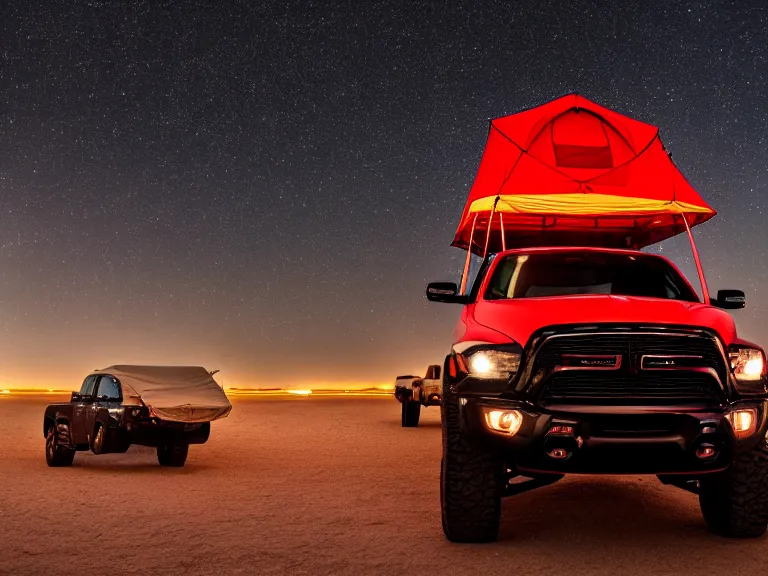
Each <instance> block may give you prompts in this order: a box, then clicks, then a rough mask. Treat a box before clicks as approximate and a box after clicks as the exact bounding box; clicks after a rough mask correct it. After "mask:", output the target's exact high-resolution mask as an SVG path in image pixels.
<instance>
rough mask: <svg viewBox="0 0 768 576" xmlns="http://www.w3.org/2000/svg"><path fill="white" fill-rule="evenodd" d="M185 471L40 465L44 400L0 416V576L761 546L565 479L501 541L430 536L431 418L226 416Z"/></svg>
mask: <svg viewBox="0 0 768 576" xmlns="http://www.w3.org/2000/svg"><path fill="white" fill-rule="evenodd" d="M234 404H235V407H234V410H233V412H232V414H231V416H230V417H229V418H227V419H225V420H222V421H220V422H217V423H215V424H214V426H213V431H212V435H211V439H210V441H209V442H208V443H207V444H205V445H203V446H193V447H192V448H191V449H190V456H189V459H188V461H187V466H186V467H185V468H183V469H164V468H161V467H159V466H158V465H157V463H156V460H155V454H154V452H153V451H151V450H149V449H146V448H140V447H136V448H132V449H131V450H130V451H129V452H128V453H127V454H124V455H109V456H100V457H97V456H93V455H90V454H85V453H79V454H78V455H77V457H76V458H75V465H74V466H73V467H72V468H61V469H51V468H48V467H47V466H46V464H45V459H44V441H43V437H42V432H41V428H42V425H41V417H42V412H43V407H44V405H45V401H44V400H31V399H28V398H13V397H10V398H9V397H6V398H2V399H0V438H2V442H1V443H0V573H2V574H14V575H15V574H78V573H82V574H183V573H188V574H286V575H298V574H312V575H315V574H349V575H353V574H354V575H359V574H408V575H415V574H429V575H430V576H435V575H437V574H447V575H451V574H456V575H458V574H482V575H484V576H489V575H494V574H504V575H510V574H556V575H558V576H562V575H575V574H591V575H596V574H607V575H608V574H610V575H614V574H643V575H645V574H675V575H676V576H679V575H681V574H697V573H698V574H728V576H734V575H737V574H750V575H753V574H758V573H761V572H763V571H764V570H765V569H766V568H767V567H768V554H767V553H768V543H767V542H766V540H765V539H757V540H750V541H738V540H728V539H722V538H719V537H716V536H712V535H710V534H709V533H708V532H707V531H706V529H705V527H704V524H703V522H702V519H701V516H700V513H699V509H698V503H697V500H696V497H695V496H693V495H692V494H688V493H686V492H683V491H681V490H677V489H675V488H670V487H664V486H662V485H660V484H659V483H658V481H657V480H656V479H655V478H652V477H623V478H596V477H575V478H569V479H566V480H563V481H561V482H559V483H557V484H555V485H553V486H549V487H547V488H542V489H539V490H536V491H533V492H528V493H526V494H523V495H520V496H517V497H512V498H510V499H506V500H505V501H504V508H503V526H502V534H501V540H500V541H499V542H497V543H494V544H489V545H456V544H451V543H449V542H447V541H446V540H445V539H444V537H443V534H442V531H441V528H440V504H439V486H438V480H439V464H440V426H439V418H440V414H439V410H438V409H437V408H430V409H426V410H425V411H424V412H422V420H423V426H421V427H419V428H417V429H402V428H401V427H400V422H399V409H398V405H397V403H396V402H395V401H394V400H390V399H381V398H357V399H349V398H340V399H329V398H309V399H287V400H251V399H242V400H238V399H235V400H234Z"/></svg>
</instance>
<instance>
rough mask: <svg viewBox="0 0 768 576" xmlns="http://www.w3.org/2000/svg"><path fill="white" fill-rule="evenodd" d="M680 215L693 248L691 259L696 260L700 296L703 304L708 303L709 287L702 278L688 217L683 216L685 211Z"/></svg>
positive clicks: (702, 271) (699, 261)
mask: <svg viewBox="0 0 768 576" xmlns="http://www.w3.org/2000/svg"><path fill="white" fill-rule="evenodd" d="M682 216H683V222H684V223H685V231H686V232H688V240H689V241H690V242H691V250H693V259H694V261H695V262H696V270H697V271H698V273H699V282H701V296H702V298H703V299H704V304H709V289H708V288H707V281H706V279H705V278H704V269H703V268H702V267H701V260H700V259H699V251H698V250H697V249H696V242H694V241H693V233H692V232H691V226H690V224H688V218H687V217H686V216H685V212H683V213H682Z"/></svg>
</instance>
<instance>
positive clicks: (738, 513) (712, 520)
mask: <svg viewBox="0 0 768 576" xmlns="http://www.w3.org/2000/svg"><path fill="white" fill-rule="evenodd" d="M699 484H700V489H699V504H700V505H701V512H702V514H703V516H704V521H705V522H706V523H707V525H708V526H709V528H710V529H711V530H712V531H713V532H715V533H716V534H721V535H723V536H730V537H734V538H755V537H757V536H761V535H762V534H763V533H765V531H766V529H768V451H767V450H766V448H765V447H764V446H762V445H760V446H758V447H757V448H755V449H754V450H752V451H751V452H749V453H747V454H740V455H738V456H736V457H735V458H734V461H733V462H732V463H731V465H730V466H729V467H728V469H727V470H725V471H724V472H719V473H717V474H711V475H707V476H705V477H703V478H702V479H701V480H700V482H699Z"/></svg>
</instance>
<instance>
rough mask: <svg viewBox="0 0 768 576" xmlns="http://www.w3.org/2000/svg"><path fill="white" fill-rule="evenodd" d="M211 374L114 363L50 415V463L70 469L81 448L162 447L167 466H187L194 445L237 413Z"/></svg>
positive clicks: (120, 450) (47, 423) (107, 450)
mask: <svg viewBox="0 0 768 576" xmlns="http://www.w3.org/2000/svg"><path fill="white" fill-rule="evenodd" d="M212 374H213V373H211V372H208V371H206V370H205V369H204V368H200V367H194V366H112V367H110V368H107V369H105V370H98V371H95V372H94V373H92V374H90V375H88V376H87V377H86V378H85V380H84V381H83V384H82V386H81V388H80V391H79V392H73V393H72V396H71V399H70V401H69V402H67V403H60V404H51V405H49V406H48V407H47V408H46V410H45V415H44V417H43V434H44V435H45V457H46V461H47V462H48V465H49V466H53V467H57V466H70V465H71V464H72V462H73V460H74V457H75V454H76V453H77V452H78V451H85V450H90V451H92V452H93V453H94V454H109V453H124V452H126V451H127V450H128V448H129V447H130V446H131V445H132V444H139V445H143V446H151V447H155V448H157V459H158V462H159V463H160V464H161V465H162V466H183V465H184V463H185V462H186V459H187V453H188V451H189V445H190V444H204V443H205V442H207V441H208V437H209V435H210V431H211V421H213V420H216V419H218V418H223V417H225V416H227V415H228V414H229V412H230V411H231V409H232V406H231V404H230V403H229V400H228V399H227V397H226V394H225V393H224V391H223V390H222V389H221V387H220V386H219V385H218V384H217V383H216V381H215V380H214V379H213V377H212Z"/></svg>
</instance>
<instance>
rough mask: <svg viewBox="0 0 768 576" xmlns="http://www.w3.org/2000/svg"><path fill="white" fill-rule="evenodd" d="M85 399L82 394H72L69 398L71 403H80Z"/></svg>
mask: <svg viewBox="0 0 768 576" xmlns="http://www.w3.org/2000/svg"><path fill="white" fill-rule="evenodd" d="M82 399H83V397H82V396H80V392H72V396H71V397H70V398H69V401H70V402H80V400H82Z"/></svg>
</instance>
